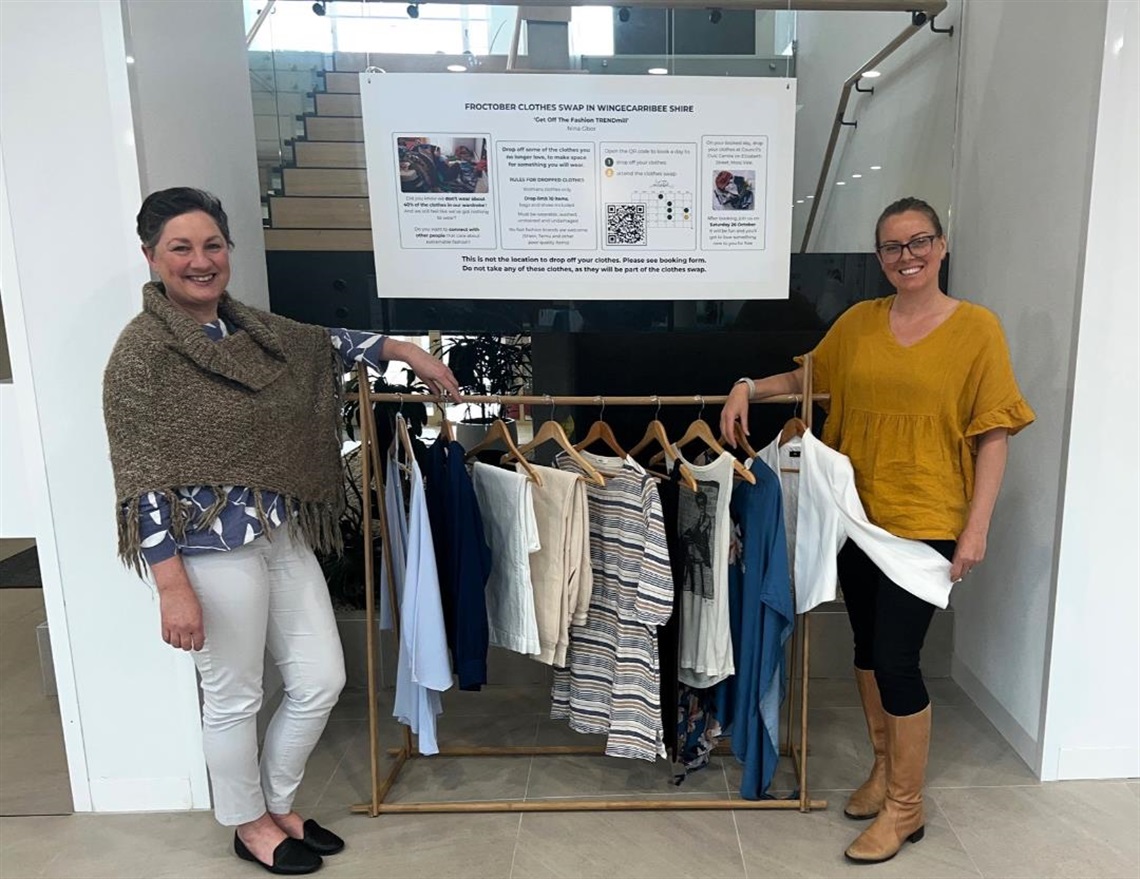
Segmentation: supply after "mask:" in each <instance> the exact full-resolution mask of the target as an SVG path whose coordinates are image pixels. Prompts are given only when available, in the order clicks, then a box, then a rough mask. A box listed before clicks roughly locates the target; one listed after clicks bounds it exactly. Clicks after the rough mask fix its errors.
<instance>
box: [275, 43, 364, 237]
mask: <svg viewBox="0 0 1140 879" xmlns="http://www.w3.org/2000/svg"><path fill="white" fill-rule="evenodd" d="M333 66H334V69H333V70H325V71H317V86H318V87H317V89H316V90H315V91H313V92H312V93H310V94H309V95H307V96H306V97H307V99H308V102H307V106H308V107H311V109H308V110H306V112H304V113H302V114H300V115H298V116H297V121H298V123H299V125H300V129H299V131H300V133H299V134H298V135H297V136H296V137H295V138H293V139H292V140H291V142H290V144H289V146H290V147H291V154H292V161H289V160H288V154H289V152H290V150H285V151H283V152H284V154H285V157H286V164H285V165H283V166H281V167H277V168H274V169H272V173H271V174H270V185H269V186H268V187H267V188H266V190H265V191H267V192H268V195H267V197H266V202H267V208H268V211H267V219H266V227H265V249H266V250H267V251H281V250H302V251H303V250H313V251H371V250H372V231H371V228H372V220H371V217H370V215H369V212H368V210H369V209H368V180H367V176H366V173H365V170H364V122H363V119H362V118H361V110H360V71H362V70H363V69H364V66H365V57H364V56H363V55H357V54H352V53H338V54H336V55H334V56H333Z"/></svg>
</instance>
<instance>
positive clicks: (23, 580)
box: [0, 546, 44, 589]
mask: <svg viewBox="0 0 1140 879" xmlns="http://www.w3.org/2000/svg"><path fill="white" fill-rule="evenodd" d="M43 585H44V584H43V581H41V580H40V557H39V554H38V553H37V552H36V548H35V547H34V546H33V547H32V548H31V549H25V550H24V551H23V552H18V553H16V554H15V555H14V556H12V557H11V558H6V559H4V561H2V562H0V589H42V588H43Z"/></svg>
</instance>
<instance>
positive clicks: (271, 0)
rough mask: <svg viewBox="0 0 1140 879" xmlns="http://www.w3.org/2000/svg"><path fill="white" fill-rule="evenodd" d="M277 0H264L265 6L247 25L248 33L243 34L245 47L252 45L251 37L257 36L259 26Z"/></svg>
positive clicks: (267, 16)
mask: <svg viewBox="0 0 1140 879" xmlns="http://www.w3.org/2000/svg"><path fill="white" fill-rule="evenodd" d="M276 2H277V0H265V7H264V8H263V9H262V10H261V12H259V13H257V18H256V19H254V21H253V24H252V25H250V27H249V33H248V34H246V35H245V47H246V48H247V49H248V48H249V47H250V46H252V45H253V39H254V37H256V36H257V32H258V31H259V30H261V26H262V25H263V24H265V19H267V18H269V13H271V12H272V11H273V4H275V3H276Z"/></svg>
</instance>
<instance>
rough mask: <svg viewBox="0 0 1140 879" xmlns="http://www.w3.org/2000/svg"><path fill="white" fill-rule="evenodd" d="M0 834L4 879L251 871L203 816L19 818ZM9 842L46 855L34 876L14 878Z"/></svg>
mask: <svg viewBox="0 0 1140 879" xmlns="http://www.w3.org/2000/svg"><path fill="white" fill-rule="evenodd" d="M0 829H2V830H3V837H4V840H3V843H0V850H2V851H3V858H2V861H3V872H2V874H3V876H4V877H5V879H7V877H9V876H10V877H12V879H23V877H24V876H42V877H45V879H103V877H106V879H136V877H137V879H157V877H170V879H174V877H179V879H181V877H183V876H186V877H196V876H202V877H206V876H216V877H220V879H229V877H234V879H237V877H240V876H248V874H249V865H248V864H244V863H242V862H241V861H239V860H238V859H237V858H236V857H235V856H234V855H233V853H232V850H231V848H230V846H231V842H232V839H233V834H232V832H231V831H228V830H226V829H225V828H223V827H220V826H219V825H218V824H217V823H216V822H215V821H214V819H213V816H212V815H210V814H209V813H207V812H193V813H177V814H150V815H72V816H68V817H65V818H59V819H49V818H19V819H7V820H5V821H4V822H3V824H2V825H0ZM11 837H15V838H16V840H17V842H16V845H17V846H19V847H20V848H22V849H23V850H24V851H25V852H26V851H27V850H29V849H30V848H33V847H35V846H40V847H43V848H45V849H47V850H48V851H50V852H51V853H52V854H51V857H50V859H49V860H47V861H46V862H45V863H44V864H43V865H42V866H41V867H40V869H39V870H38V872H36V871H30V872H27V873H20V872H17V867H19V866H21V863H20V861H19V860H17V861H16V862H15V863H12V862H11V861H10V860H9V848H10V838H11ZM24 863H25V864H27V861H24ZM27 866H34V865H33V864H27Z"/></svg>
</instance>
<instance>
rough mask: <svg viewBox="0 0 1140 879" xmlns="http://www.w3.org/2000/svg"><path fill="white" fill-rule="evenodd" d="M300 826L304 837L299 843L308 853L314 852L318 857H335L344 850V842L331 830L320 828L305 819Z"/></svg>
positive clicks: (311, 820)
mask: <svg viewBox="0 0 1140 879" xmlns="http://www.w3.org/2000/svg"><path fill="white" fill-rule="evenodd" d="M301 826H302V828H304V831H305V836H304V838H303V839H302V840H301V842H303V843H304V844H305V847H306V848H307V849H308V850H309V851H311V852H316V853H317V854H318V855H335V854H336V853H337V852H339V851H343V850H344V840H343V839H341V838H340V837H339V836H337V835H336V834H335V833H333V832H332V831H331V830H326V829H325V828H323V827H321V825H320V824H318V823H317V822H316V821H314V820H313V819H312V818H308V819H306V820H305V823H304V824H302V825H301Z"/></svg>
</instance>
